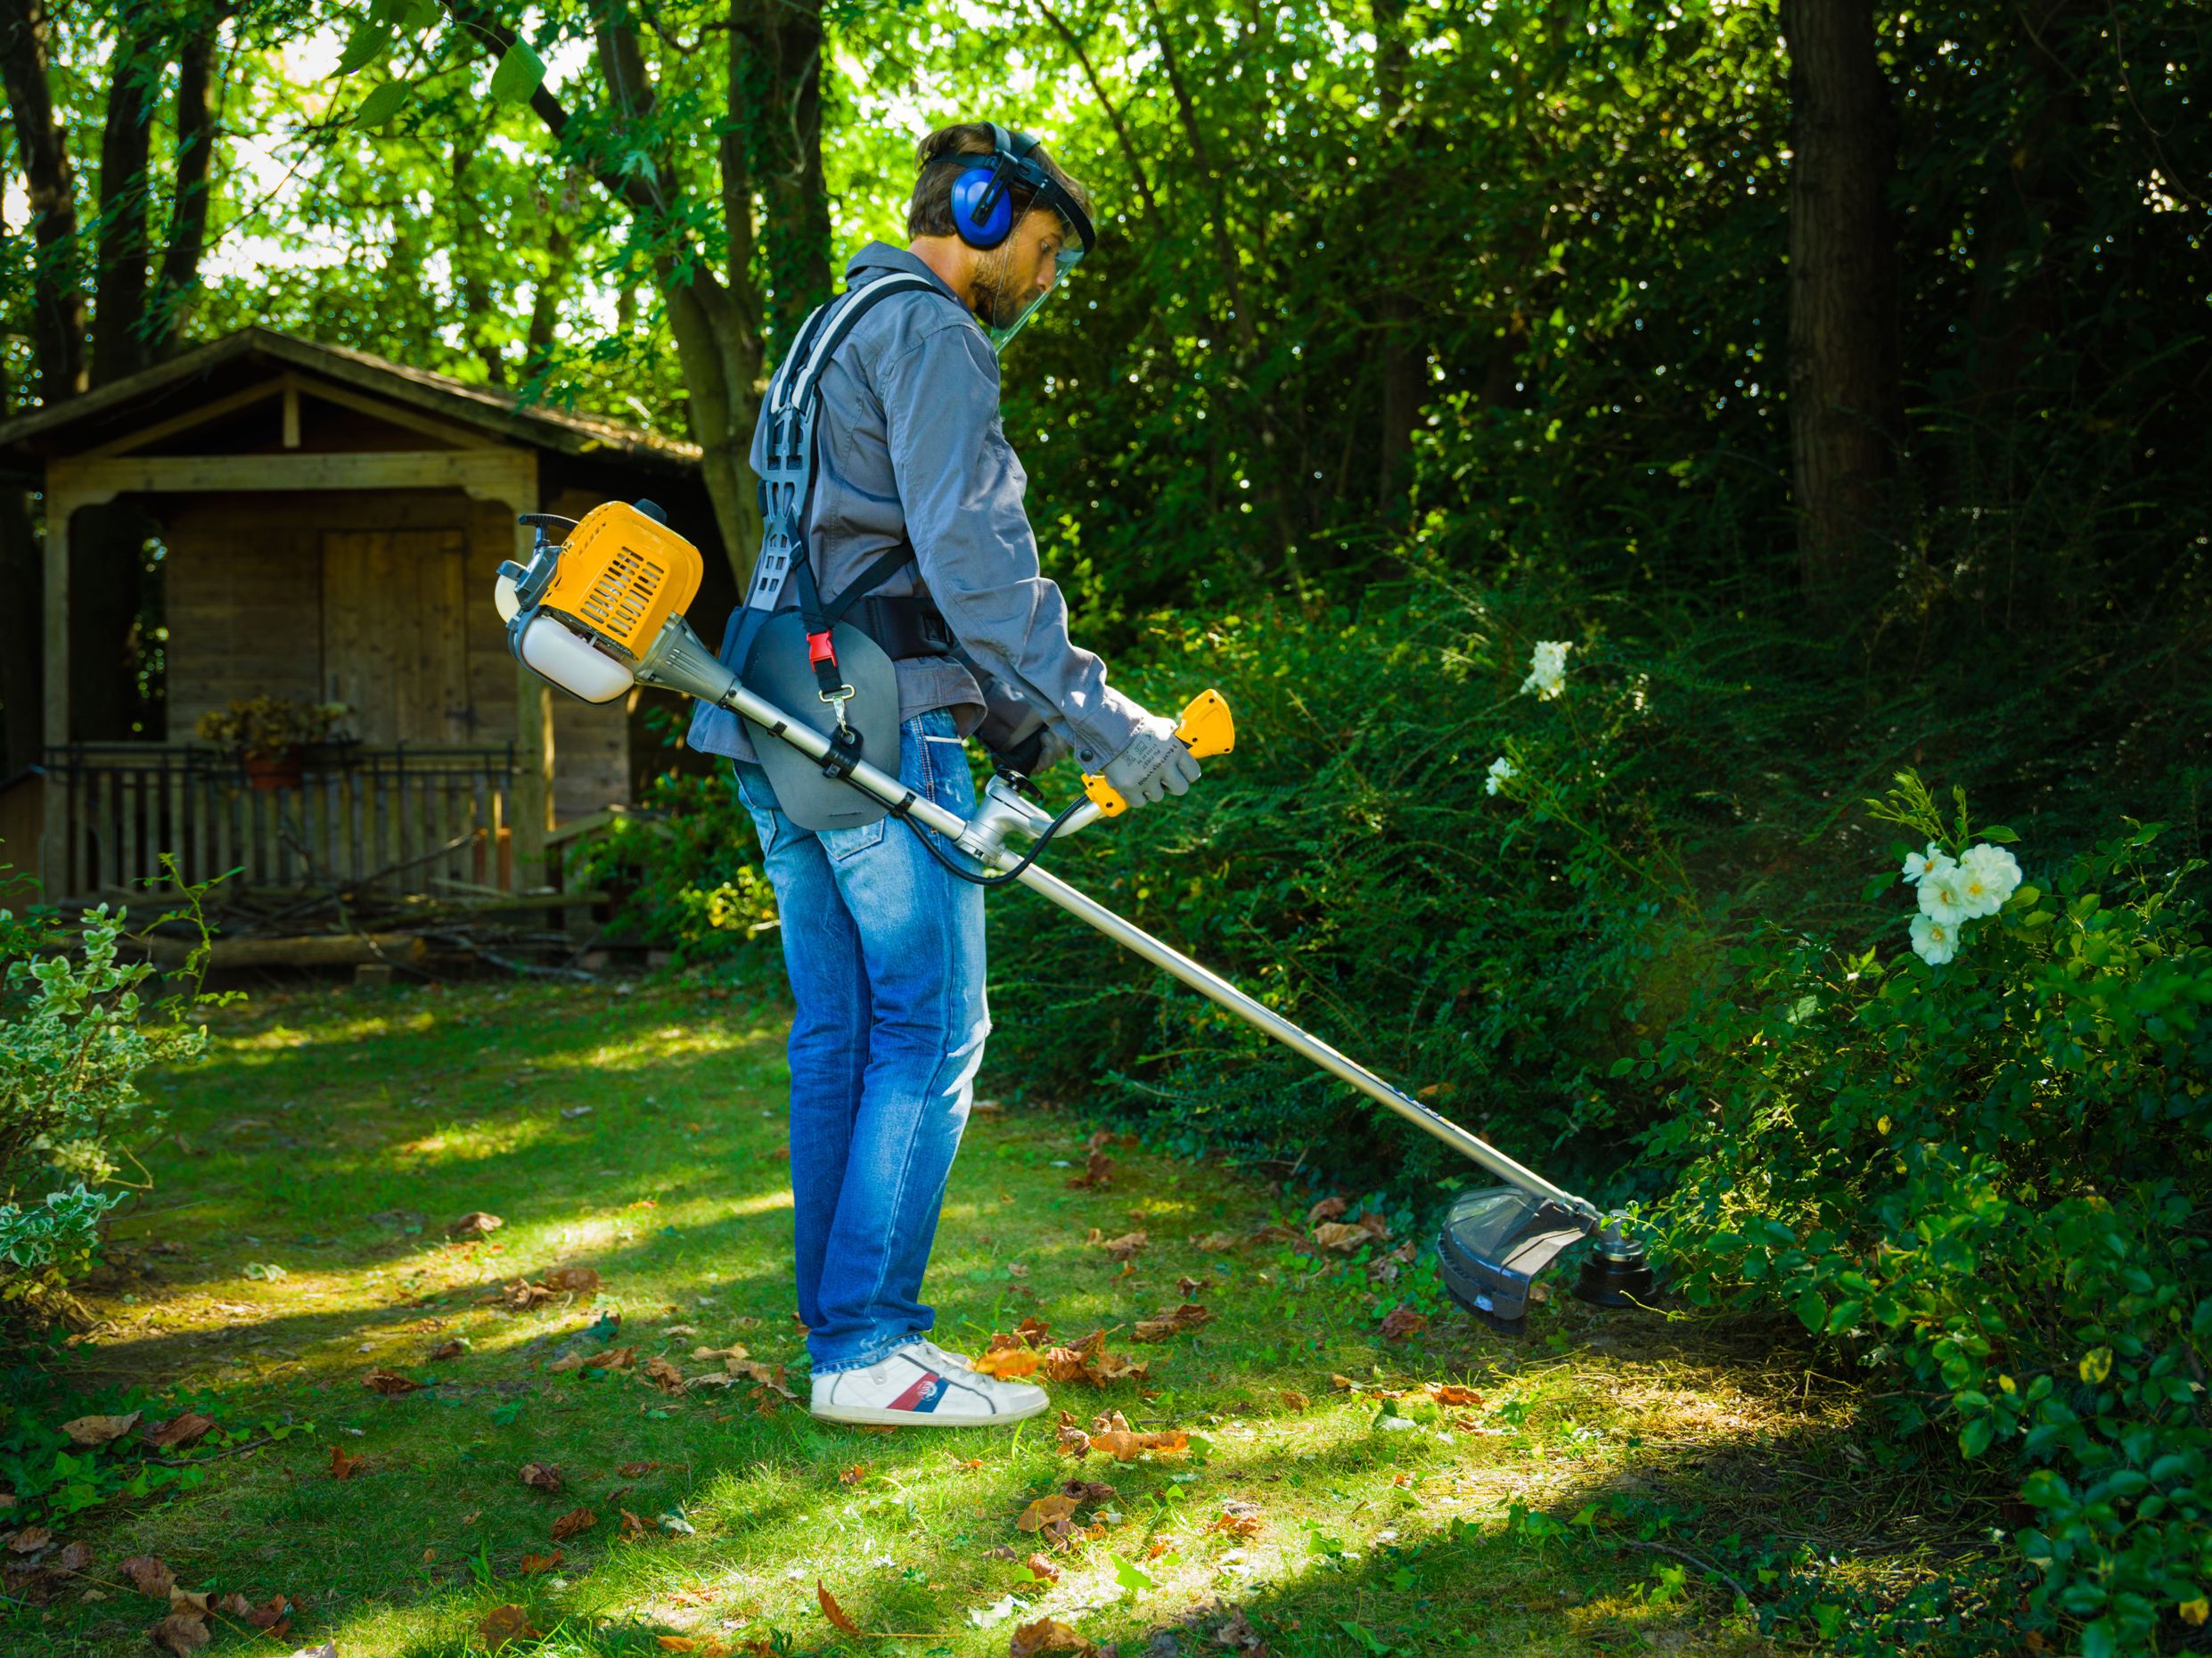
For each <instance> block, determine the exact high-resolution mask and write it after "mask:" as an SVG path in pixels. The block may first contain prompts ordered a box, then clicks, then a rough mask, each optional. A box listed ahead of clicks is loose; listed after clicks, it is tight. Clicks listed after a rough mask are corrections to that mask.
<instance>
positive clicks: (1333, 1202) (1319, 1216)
mask: <svg viewBox="0 0 2212 1658" xmlns="http://www.w3.org/2000/svg"><path fill="white" fill-rule="evenodd" d="M1348 1207H1350V1205H1348V1203H1346V1202H1345V1201H1344V1200H1343V1199H1342V1198H1340V1197H1324V1198H1323V1199H1322V1200H1321V1202H1318V1203H1315V1205H1314V1206H1313V1207H1312V1208H1311V1209H1309V1210H1307V1211H1306V1224H1307V1226H1309V1227H1317V1226H1319V1225H1320V1224H1321V1223H1322V1222H1323V1221H1324V1220H1334V1219H1338V1218H1339V1216H1341V1215H1342V1214H1343V1213H1344V1211H1345V1210H1346V1209H1348Z"/></svg>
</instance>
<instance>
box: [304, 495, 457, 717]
mask: <svg viewBox="0 0 2212 1658" xmlns="http://www.w3.org/2000/svg"><path fill="white" fill-rule="evenodd" d="M467 549H468V537H467V535H466V533H465V532H463V531H462V530H459V529H372V530H334V531H332V532H330V533H327V534H325V535H324V538H323V684H324V694H326V695H328V696H329V697H331V698H332V701H334V702H344V703H347V704H348V705H349V706H351V708H352V709H353V710H354V715H353V720H352V725H353V728H354V730H355V731H356V732H357V733H358V734H359V735H360V737H361V739H362V741H363V742H365V743H466V742H469V741H470V740H471V735H472V733H471V726H473V725H474V724H475V720H474V718H473V710H471V707H470V705H469V661H468V646H467V635H466V630H465V628H463V611H462V595H463V587H464V583H463V576H464V575H465V573H466V570H465V558H466V554H467Z"/></svg>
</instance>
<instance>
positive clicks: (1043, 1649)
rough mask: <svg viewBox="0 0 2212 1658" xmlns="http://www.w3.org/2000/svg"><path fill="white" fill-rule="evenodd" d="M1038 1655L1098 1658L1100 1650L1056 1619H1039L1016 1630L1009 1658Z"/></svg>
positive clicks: (1028, 1657)
mask: <svg viewBox="0 0 2212 1658" xmlns="http://www.w3.org/2000/svg"><path fill="white" fill-rule="evenodd" d="M1038 1653H1073V1654H1076V1658H1097V1655H1098V1648H1097V1647H1096V1646H1093V1645H1092V1644H1091V1643H1090V1642H1089V1641H1087V1640H1086V1639H1084V1637H1082V1636H1080V1635H1077V1633H1076V1632H1075V1631H1074V1630H1073V1629H1069V1627H1068V1626H1067V1625H1066V1624H1064V1623H1062V1622H1061V1621H1059V1620H1057V1619H1055V1618H1039V1619H1038V1620H1037V1621H1036V1622H1035V1623H1024V1624H1021V1625H1020V1626H1018V1627H1017V1628H1016V1629H1015V1630H1014V1638H1013V1644H1012V1646H1009V1647H1008V1648H1007V1654H1008V1658H1034V1654H1038Z"/></svg>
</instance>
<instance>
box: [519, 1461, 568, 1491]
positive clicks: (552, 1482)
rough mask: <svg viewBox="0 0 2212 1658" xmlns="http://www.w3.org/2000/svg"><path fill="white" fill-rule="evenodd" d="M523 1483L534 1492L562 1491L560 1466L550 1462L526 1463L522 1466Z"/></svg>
mask: <svg viewBox="0 0 2212 1658" xmlns="http://www.w3.org/2000/svg"><path fill="white" fill-rule="evenodd" d="M522 1483H523V1484H525V1485H527V1486H528V1487H529V1488H530V1489H531V1490H534V1491H557V1490H560V1489H561V1469H560V1466H559V1465H557V1464H554V1463H550V1462H526V1463H524V1464H523V1465H522Z"/></svg>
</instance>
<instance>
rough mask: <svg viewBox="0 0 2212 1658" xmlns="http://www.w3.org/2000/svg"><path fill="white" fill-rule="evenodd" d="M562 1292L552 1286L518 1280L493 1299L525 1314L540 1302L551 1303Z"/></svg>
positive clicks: (522, 1279) (523, 1279) (525, 1279)
mask: <svg viewBox="0 0 2212 1658" xmlns="http://www.w3.org/2000/svg"><path fill="white" fill-rule="evenodd" d="M560 1293H561V1292H560V1291H559V1290H556V1289H555V1288H553V1285H550V1284H533V1283H531V1282H530V1281H529V1280H528V1278H517V1279H516V1280H515V1281H514V1282H513V1283H512V1284H510V1285H505V1286H504V1288H503V1289H502V1290H501V1291H500V1293H498V1294H497V1295H495V1296H493V1297H492V1298H491V1299H492V1300H494V1301H505V1302H506V1304H507V1305H508V1307H510V1308H511V1309H513V1310H514V1311H516V1312H524V1311H527V1310H528V1309H530V1308H532V1307H535V1306H537V1304H538V1303H539V1302H540V1301H551V1300H553V1297H554V1296H556V1295H558V1294H560Z"/></svg>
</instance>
